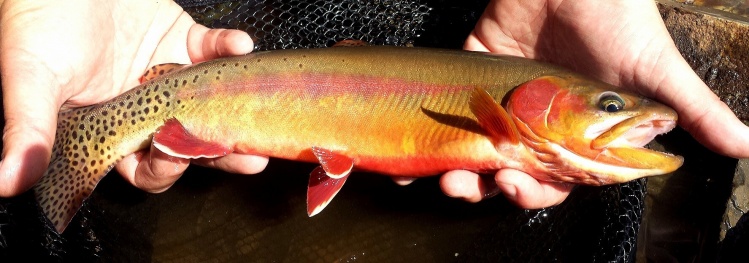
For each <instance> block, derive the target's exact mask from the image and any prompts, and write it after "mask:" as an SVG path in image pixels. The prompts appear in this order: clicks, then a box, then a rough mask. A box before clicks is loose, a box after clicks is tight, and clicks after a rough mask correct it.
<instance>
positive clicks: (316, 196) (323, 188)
mask: <svg viewBox="0 0 749 263" xmlns="http://www.w3.org/2000/svg"><path fill="white" fill-rule="evenodd" d="M347 175H348V174H346V175H344V176H343V177H341V178H331V177H330V176H328V173H327V172H325V170H324V169H323V168H322V166H318V167H317V168H315V170H314V171H312V173H311V174H310V176H309V184H308V185H307V215H308V216H314V215H316V214H318V213H320V212H321V211H322V210H323V209H325V207H326V206H328V204H329V203H330V201H331V200H333V197H335V195H336V194H338V191H340V190H341V187H343V184H344V183H345V182H346V179H348V176H347Z"/></svg>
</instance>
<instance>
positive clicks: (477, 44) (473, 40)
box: [463, 30, 489, 52]
mask: <svg viewBox="0 0 749 263" xmlns="http://www.w3.org/2000/svg"><path fill="white" fill-rule="evenodd" d="M463 49H465V50H470V51H480V52H489V48H487V47H486V45H484V43H483V42H481V40H480V39H479V38H478V36H476V32H475V30H474V31H473V32H471V34H470V35H468V38H466V42H465V43H463Z"/></svg>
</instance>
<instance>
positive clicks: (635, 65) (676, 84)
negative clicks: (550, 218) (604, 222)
mask: <svg viewBox="0 0 749 263" xmlns="http://www.w3.org/2000/svg"><path fill="white" fill-rule="evenodd" d="M464 48H465V49H468V50H475V51H486V52H492V53H500V54H509V55H515V56H521V57H527V58H531V59H536V60H541V61H547V62H551V63H554V64H558V65H562V66H565V67H567V68H570V69H572V70H574V71H577V72H580V73H583V74H587V75H589V76H591V77H594V78H598V79H601V80H603V81H605V82H608V83H610V84H613V85H616V86H621V87H624V88H629V89H632V90H635V91H637V92H639V93H641V94H643V95H645V96H648V97H652V98H656V99H657V100H659V101H661V102H663V103H665V104H668V105H670V106H671V107H673V108H674V109H675V110H676V111H677V112H678V113H679V124H680V126H682V127H683V128H684V129H686V130H687V131H689V132H690V133H691V134H692V135H693V136H694V137H695V138H696V139H697V140H698V141H700V142H701V143H702V144H704V145H705V146H707V147H708V148H710V149H712V150H714V151H716V152H718V153H721V154H724V155H727V156H731V157H735V158H748V157H749V127H747V126H745V125H744V124H743V123H741V122H740V121H739V120H738V118H736V116H735V115H734V114H733V112H731V110H730V109H729V108H728V107H727V106H726V105H725V104H724V103H723V102H721V101H720V99H719V98H718V97H717V96H716V95H715V94H714V93H713V92H712V91H710V89H709V88H708V87H707V86H706V85H705V84H704V83H703V82H702V80H701V79H700V78H699V77H698V76H697V75H696V74H695V73H694V71H693V70H692V69H691V68H690V67H689V65H688V64H687V62H686V61H685V60H684V58H682V57H681V55H680V54H679V51H678V50H677V49H676V46H675V45H674V43H673V40H672V39H671V37H670V35H669V34H668V31H667V30H666V27H665V25H664V24H663V20H662V19H661V17H660V14H659V12H658V10H657V7H656V5H655V3H654V2H653V1H651V0H630V1H596V0H577V1H565V0H543V1H538V0H537V1H523V0H494V1H491V2H490V3H489V5H488V7H487V8H486V11H485V12H484V14H483V15H482V17H481V18H480V20H479V21H478V23H477V24H476V28H475V29H474V31H473V32H472V33H471V34H470V35H469V37H468V39H467V40H466V42H465V46H464ZM724 138H731V139H730V140H726V139H724ZM512 174H513V175H508V173H506V172H504V171H500V172H499V173H498V174H497V175H496V177H495V180H496V182H497V185H498V186H499V188H500V189H501V190H502V191H503V192H505V194H506V195H508V193H510V194H509V196H508V197H509V198H510V199H511V200H514V201H515V202H516V203H518V204H519V206H521V207H524V208H539V207H544V206H548V205H549V204H556V203H559V202H561V201H562V200H564V198H566V196H567V193H568V192H569V190H570V188H569V187H564V186H559V185H558V184H554V183H548V182H537V181H536V182H537V184H535V183H533V182H532V181H533V180H534V179H532V178H531V177H530V176H529V175H525V174H522V173H516V172H515V171H513V172H512ZM448 175H450V174H448ZM446 176H447V175H446ZM476 178H477V176H476V175H475V174H470V173H461V176H460V177H459V176H453V178H449V179H450V180H447V179H445V178H443V182H444V181H450V182H452V183H453V184H455V185H461V184H460V183H456V181H461V182H464V183H463V185H464V186H463V188H462V189H453V188H450V187H447V189H446V187H445V184H443V189H444V190H445V192H446V193H447V194H448V195H451V196H455V197H461V198H464V199H469V200H476V201H477V200H480V199H481V196H482V194H481V192H482V191H484V192H486V191H487V190H486V186H481V185H480V184H476V183H475V182H476V180H475V179H476ZM470 182H474V183H470ZM466 185H468V186H466ZM539 187H541V188H539ZM508 191H509V192H508ZM512 193H515V195H512Z"/></svg>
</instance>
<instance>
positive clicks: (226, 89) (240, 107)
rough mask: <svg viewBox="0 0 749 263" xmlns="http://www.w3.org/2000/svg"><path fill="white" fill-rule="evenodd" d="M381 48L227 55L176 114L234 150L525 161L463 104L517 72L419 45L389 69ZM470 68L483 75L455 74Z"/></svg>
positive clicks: (363, 161) (428, 166)
mask: <svg viewBox="0 0 749 263" xmlns="http://www.w3.org/2000/svg"><path fill="white" fill-rule="evenodd" d="M320 51H327V50H320ZM386 51H389V50H388V49H382V48H371V50H369V52H372V53H373V54H363V55H362V56H367V58H380V59H382V60H383V61H382V63H378V62H373V61H367V60H363V59H356V58H340V59H339V58H337V57H336V56H335V55H333V56H331V55H330V53H328V52H318V53H319V54H318V53H316V52H310V53H307V54H306V55H305V57H303V58H299V57H293V58H292V57H290V56H287V55H286V54H283V53H272V54H271V53H267V54H257V55H256V57H254V59H247V60H245V61H246V64H236V65H232V64H231V61H227V62H226V64H223V63H222V64H221V65H226V66H221V67H216V68H214V69H208V70H207V71H208V73H207V74H206V72H205V71H206V70H203V72H202V73H204V74H205V75H206V76H208V75H211V76H216V79H213V77H206V78H205V81H206V82H207V85H198V86H195V87H200V88H199V89H182V90H179V92H178V93H177V98H179V99H180V100H182V101H183V103H187V104H188V105H190V107H189V109H185V110H183V111H180V112H177V113H175V117H176V119H178V120H180V121H181V122H182V123H183V124H184V125H185V127H187V129H188V130H189V131H191V132H192V133H193V134H196V135H197V136H199V137H201V138H203V139H205V140H210V141H218V142H222V143H225V144H227V145H233V146H235V148H237V149H236V150H237V151H239V152H243V153H253V154H260V155H266V156H274V157H280V158H286V159H294V160H303V161H312V162H314V161H316V159H314V158H313V156H312V155H311V154H310V153H309V151H310V148H311V147H313V146H320V147H324V148H328V149H331V150H336V151H338V152H342V153H344V154H345V155H347V156H349V157H351V158H352V159H354V161H355V163H354V164H355V167H356V168H358V169H363V170H369V171H374V172H380V173H385V174H391V175H404V176H426V175H435V174H438V173H440V172H444V171H448V170H451V169H458V168H459V169H469V170H494V169H498V168H500V167H507V166H510V167H516V168H520V167H525V166H528V165H532V164H533V162H532V160H533V159H525V157H527V156H525V155H519V156H523V158H520V159H518V158H516V157H517V156H511V158H513V159H512V160H508V158H507V155H508V153H506V152H502V153H500V152H498V151H497V148H496V147H495V146H494V145H493V144H492V142H491V141H490V140H488V139H487V137H486V136H485V134H484V132H483V130H482V129H481V127H480V126H479V125H478V123H477V122H476V120H475V117H474V116H473V114H472V113H471V112H470V110H469V109H468V107H467V105H468V102H469V99H470V98H469V97H470V93H471V92H472V91H473V89H474V88H476V87H483V88H485V89H487V90H488V91H490V93H492V95H494V97H495V98H498V99H501V98H502V97H503V96H504V94H505V93H507V92H508V91H509V90H510V89H511V88H513V87H514V85H516V84H517V83H518V82H521V80H517V81H512V80H510V81H508V80H504V79H502V78H498V77H496V76H497V75H499V74H497V72H494V70H498V69H497V68H496V66H494V65H492V64H488V66H486V65H484V64H482V63H480V62H482V61H481V60H482V59H484V60H485V59H487V58H486V57H485V56H481V57H476V58H475V59H476V60H478V61H474V63H463V64H464V65H462V67H459V66H458V65H451V64H445V63H432V62H434V61H432V60H435V59H449V57H450V56H456V55H461V56H464V55H465V53H462V52H461V53H449V52H447V53H442V54H441V55H442V56H445V57H439V58H435V57H432V56H433V55H430V54H428V53H425V55H424V56H423V57H416V58H414V61H413V63H409V64H411V65H410V67H411V70H389V69H388V67H389V65H388V64H386V62H387V61H392V59H395V58H396V57H397V56H398V53H397V52H386ZM359 52H362V51H357V54H359ZM365 53H366V52H365ZM375 54H378V55H375ZM270 55H272V56H270ZM489 59H494V58H492V57H489ZM297 60H298V61H297ZM265 63H267V64H270V65H267V64H265ZM279 64H280V66H279ZM245 65H246V66H247V67H245ZM299 65H301V66H299ZM377 65H381V66H380V67H379V68H377V67H375V66H377ZM357 67H358V68H357ZM413 68H417V69H418V68H424V71H421V70H414V69H413ZM426 70H429V72H427V71H426ZM502 70H506V69H502ZM219 72H220V73H219ZM383 72H386V74H380V73H383ZM393 72H395V73H393ZM435 72H436V73H438V74H436V73H435ZM468 72H480V73H483V75H484V76H482V75H481V74H479V75H477V74H476V73H473V75H474V76H472V77H471V78H465V77H462V76H464V75H465V74H468ZM198 73H201V72H198ZM540 73H541V72H539V74H540ZM184 75H188V76H189V75H190V72H185V73H184ZM435 75H436V76H438V77H435ZM197 76H198V77H197V79H198V80H201V78H203V77H202V76H201V75H200V74H197ZM177 82H179V80H178V81H177ZM435 120H437V121H435ZM511 154H515V153H511ZM521 163H523V164H521ZM518 165H521V166H520V167H518Z"/></svg>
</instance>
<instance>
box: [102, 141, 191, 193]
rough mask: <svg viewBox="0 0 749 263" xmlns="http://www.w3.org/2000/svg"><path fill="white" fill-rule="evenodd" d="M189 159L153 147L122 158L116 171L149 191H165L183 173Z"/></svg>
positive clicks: (136, 185)
mask: <svg viewBox="0 0 749 263" xmlns="http://www.w3.org/2000/svg"><path fill="white" fill-rule="evenodd" d="M189 163H190V161H189V160H187V159H182V158H177V157H173V156H170V155H168V154H165V153H163V152H161V151H159V150H158V149H156V148H155V147H153V146H152V147H151V150H150V151H148V152H144V151H141V152H137V153H134V154H131V155H128V156H126V157H125V158H123V160H122V161H120V163H118V164H117V166H116V167H117V171H119V172H120V174H122V176H123V177H124V178H125V179H126V180H128V181H129V182H130V183H131V184H132V185H134V186H135V187H138V188H140V189H142V190H144V191H147V192H150V193H160V192H163V191H166V190H167V189H169V187H171V186H172V185H173V184H174V182H176V181H177V179H179V177H180V176H181V175H182V173H184V171H185V169H187V166H188V165H189Z"/></svg>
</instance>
